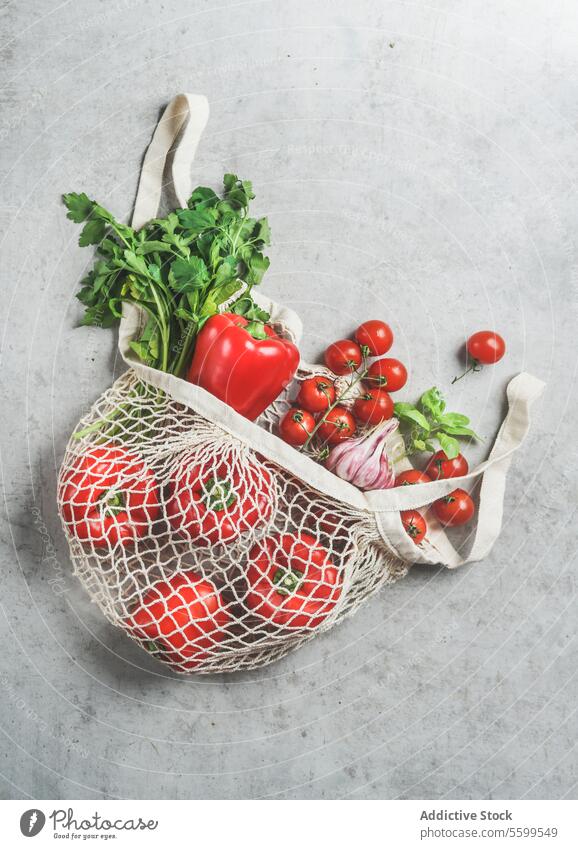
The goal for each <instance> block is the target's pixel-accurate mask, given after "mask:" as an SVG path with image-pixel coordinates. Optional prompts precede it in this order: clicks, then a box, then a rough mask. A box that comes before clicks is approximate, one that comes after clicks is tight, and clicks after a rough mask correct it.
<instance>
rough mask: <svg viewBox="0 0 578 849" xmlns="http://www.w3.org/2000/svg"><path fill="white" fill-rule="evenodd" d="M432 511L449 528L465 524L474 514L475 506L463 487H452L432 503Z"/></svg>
mask: <svg viewBox="0 0 578 849" xmlns="http://www.w3.org/2000/svg"><path fill="white" fill-rule="evenodd" d="M433 511H434V513H435V514H436V516H437V517H438V519H439V520H440V522H441V523H442V525H447V526H448V527H450V528H455V527H457V526H458V525H465V524H466V522H469V521H470V519H471V518H472V516H473V515H474V511H475V507H474V502H473V501H472V498H471V496H470V495H469V494H468V493H467V492H466V491H465V489H454V491H453V492H450V494H449V495H445V496H444V497H443V498H439V499H438V500H437V501H434V503H433Z"/></svg>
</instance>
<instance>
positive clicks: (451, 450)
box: [436, 430, 460, 460]
mask: <svg viewBox="0 0 578 849" xmlns="http://www.w3.org/2000/svg"><path fill="white" fill-rule="evenodd" d="M436 437H437V440H438V442H439V444H440V446H441V448H442V451H445V453H446V456H447V458H448V460H453V459H454V457H457V456H458V454H459V453H460V443H459V442H458V440H457V439H454V438H453V436H448V435H447V434H446V433H444V432H443V431H441V430H440V431H439V433H436Z"/></svg>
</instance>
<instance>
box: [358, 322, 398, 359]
mask: <svg viewBox="0 0 578 849" xmlns="http://www.w3.org/2000/svg"><path fill="white" fill-rule="evenodd" d="M353 335H354V337H355V340H356V341H357V342H359V344H360V345H361V346H362V347H365V348H367V349H368V351H369V353H370V354H371V355H372V356H373V357H379V356H381V354H387V352H388V351H389V349H390V348H391V346H392V345H393V333H392V331H391V327H390V326H389V324H386V323H385V321H376V320H375V319H373V320H372V321H364V322H363V324H360V325H359V327H358V328H357V330H356V331H355V333H354V334H353Z"/></svg>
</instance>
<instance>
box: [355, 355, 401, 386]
mask: <svg viewBox="0 0 578 849" xmlns="http://www.w3.org/2000/svg"><path fill="white" fill-rule="evenodd" d="M364 380H365V382H366V383H367V384H369V386H378V387H380V388H381V389H387V391H388V392H397V391H398V389H401V388H402V386H405V384H406V383H407V369H406V367H405V366H404V364H403V363H402V362H400V361H399V360H396V359H394V358H393V357H384V358H383V360H376V361H375V362H374V363H372V364H371V365H370V367H369V371H368V372H367V377H365V378H364Z"/></svg>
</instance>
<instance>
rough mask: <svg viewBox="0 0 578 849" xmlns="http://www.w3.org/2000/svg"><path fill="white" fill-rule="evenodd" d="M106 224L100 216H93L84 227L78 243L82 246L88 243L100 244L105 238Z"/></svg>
mask: <svg viewBox="0 0 578 849" xmlns="http://www.w3.org/2000/svg"><path fill="white" fill-rule="evenodd" d="M105 233H106V224H105V222H104V221H101V220H100V218H91V219H90V220H89V221H87V222H86V224H85V225H84V227H83V228H82V232H81V234H80V238H79V239H78V244H79V245H80V247H81V248H85V247H86V246H87V245H98V244H99V242H102V240H103V239H104V234H105Z"/></svg>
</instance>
